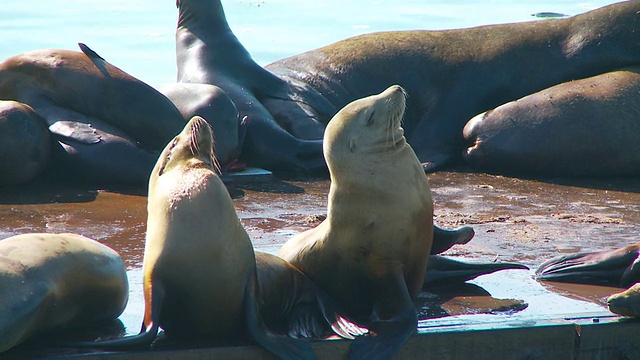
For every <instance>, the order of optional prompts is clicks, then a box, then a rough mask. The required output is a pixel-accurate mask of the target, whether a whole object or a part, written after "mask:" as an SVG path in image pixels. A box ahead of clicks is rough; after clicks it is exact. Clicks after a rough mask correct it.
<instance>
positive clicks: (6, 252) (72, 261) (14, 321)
mask: <svg viewBox="0 0 640 360" xmlns="http://www.w3.org/2000/svg"><path fill="white" fill-rule="evenodd" d="M0 289H1V290H0V352H3V351H6V350H8V349H9V348H11V347H13V346H15V345H17V344H19V343H21V342H23V341H25V340H27V339H28V338H30V337H32V336H33V335H36V334H39V333H42V332H44V331H49V330H54V329H64V328H71V327H78V326H83V325H90V324H96V323H99V322H106V321H110V320H114V319H116V318H117V317H118V316H120V314H121V313H122V311H123V310H124V308H125V306H126V304H127V299H128V296H129V292H128V289H129V283H128V281H127V272H126V269H125V266H124V262H123V261H122V258H120V256H119V255H118V254H117V253H116V252H115V251H113V250H112V249H110V248H108V247H107V246H105V245H102V244H100V243H98V242H96V241H93V240H91V239H88V238H85V237H83V236H80V235H75V234H24V235H16V236H13V237H10V238H7V239H4V240H1V241H0Z"/></svg>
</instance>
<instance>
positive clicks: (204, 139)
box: [153, 116, 220, 176]
mask: <svg viewBox="0 0 640 360" xmlns="http://www.w3.org/2000/svg"><path fill="white" fill-rule="evenodd" d="M214 148H215V139H214V136H213V131H212V130H211V126H210V125H209V124H208V123H207V122H206V120H204V119H203V118H201V117H200V116H194V117H192V118H191V120H189V122H188V123H187V125H186V126H185V127H184V129H183V130H182V132H181V133H180V134H178V135H177V136H176V137H174V138H173V140H171V141H170V142H169V144H167V146H166V147H165V148H164V150H163V151H162V154H161V155H160V157H159V160H158V162H157V163H156V167H155V169H154V170H153V173H154V175H157V176H161V175H162V174H163V173H165V172H168V171H170V170H171V169H172V168H174V167H176V166H180V167H181V168H182V169H184V168H197V167H207V168H211V169H212V170H213V171H215V172H216V173H217V174H218V175H219V174H220V167H219V166H218V161H217V160H216V157H215V155H214Z"/></svg>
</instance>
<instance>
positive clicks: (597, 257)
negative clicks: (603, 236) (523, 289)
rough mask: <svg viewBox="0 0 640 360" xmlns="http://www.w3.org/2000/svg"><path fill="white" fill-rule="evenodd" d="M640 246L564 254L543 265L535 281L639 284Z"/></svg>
mask: <svg viewBox="0 0 640 360" xmlns="http://www.w3.org/2000/svg"><path fill="white" fill-rule="evenodd" d="M639 255H640V243H635V244H631V245H627V246H625V247H622V248H619V249H615V250H607V251H592V252H580V253H577V254H572V255H564V256H560V257H557V258H553V259H550V260H548V261H546V262H544V263H543V264H542V265H540V266H539V267H538V269H537V270H536V280H544V281H559V282H568V283H581V284H604V285H612V286H618V287H623V288H626V287H629V286H631V285H632V284H635V283H636V282H639V281H640V256H639Z"/></svg>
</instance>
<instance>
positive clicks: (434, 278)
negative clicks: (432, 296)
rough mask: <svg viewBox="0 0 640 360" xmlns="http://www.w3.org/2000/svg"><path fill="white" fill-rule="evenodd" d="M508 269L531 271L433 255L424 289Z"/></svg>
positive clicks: (428, 264) (513, 264)
mask: <svg viewBox="0 0 640 360" xmlns="http://www.w3.org/2000/svg"><path fill="white" fill-rule="evenodd" d="M508 269H522V270H529V268H528V267H527V266H525V265H521V264H516V263H468V262H464V261H460V260H454V259H451V258H448V257H445V256H439V255H431V256H429V261H428V262H427V273H426V275H425V277H424V281H423V282H422V288H423V289H424V288H426V287H431V286H434V285H444V284H451V283H456V284H459V283H463V282H466V281H469V280H472V279H475V278H476V277H478V276H480V275H486V274H491V273H494V272H496V271H500V270H508Z"/></svg>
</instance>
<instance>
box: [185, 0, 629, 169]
mask: <svg viewBox="0 0 640 360" xmlns="http://www.w3.org/2000/svg"><path fill="white" fill-rule="evenodd" d="M178 7H179V9H180V15H179V22H178V30H177V38H176V39H177V46H176V49H177V56H178V68H179V70H178V80H179V81H184V82H206V83H212V84H214V85H217V86H220V87H221V88H223V89H224V90H225V91H226V92H227V93H228V94H229V96H230V97H231V99H232V100H233V101H234V102H235V103H236V106H237V107H238V111H239V113H240V117H241V118H243V117H244V116H245V115H246V116H247V126H248V128H247V138H246V141H245V144H244V147H243V157H244V158H245V159H246V160H247V161H248V163H249V164H250V165H256V166H261V167H265V168H268V169H270V170H274V171H278V170H291V169H297V170H300V171H302V172H305V171H315V170H318V169H319V168H320V165H319V164H321V162H322V156H321V148H320V145H319V139H320V138H321V134H322V128H323V126H324V125H326V123H327V122H328V121H329V119H331V116H332V115H333V114H334V113H335V112H336V111H337V110H338V109H340V108H342V107H343V106H345V105H346V104H348V103H349V102H351V101H353V100H355V99H358V98H362V97H364V96H368V95H371V94H374V93H377V92H380V91H382V90H383V89H385V88H387V87H388V86H389V85H391V84H399V85H401V86H402V87H403V88H405V90H406V91H407V93H408V95H409V97H408V101H407V113H406V117H405V120H404V127H405V130H406V137H407V139H408V141H409V143H410V144H411V145H412V147H413V148H414V150H415V152H416V154H417V155H418V158H419V159H420V160H421V162H422V163H423V165H424V167H425V169H426V170H434V169H437V168H439V167H441V166H443V165H445V164H447V163H449V162H452V161H456V160H457V161H461V160H462V159H461V154H462V152H463V149H464V148H465V142H464V139H463V137H462V129H463V127H464V125H465V124H466V122H467V121H468V120H469V119H471V118H472V117H473V116H475V115H477V114H479V113H482V112H484V111H487V110H489V109H492V108H494V107H496V106H498V105H500V104H504V103H506V102H509V101H513V100H515V99H518V98H521V97H523V96H526V95H528V94H532V93H534V92H537V91H540V90H542V89H545V88H547V87H550V86H553V85H557V84H560V83H563V82H566V81H570V80H574V79H580V78H585V77H589V76H594V75H597V74H602V73H605V72H609V71H612V70H614V69H617V68H621V67H624V66H628V65H632V64H637V63H639V62H640V38H639V37H638V36H637V34H638V32H640V14H639V13H638V11H640V1H637V0H636V1H629V2H621V3H618V4H614V5H610V6H606V7H603V8H601V9H597V10H594V11H590V12H587V13H585V14H581V15H577V16H574V17H570V18H563V19H548V20H544V21H532V22H524V23H516V24H501V25H491V26H481V27H475V28H468V29H459V30H445V31H426V30H425V31H400V32H381V33H373V34H367V35H362V36H357V37H354V38H350V39H346V40H343V41H339V42H337V43H334V44H332V45H328V46H326V47H322V48H319V49H316V50H312V51H309V52H305V53H302V54H299V55H296V56H292V57H290V58H286V59H282V60H279V61H276V62H274V63H272V64H269V65H267V66H266V67H265V69H266V70H265V69H263V68H261V67H260V66H258V65H257V64H256V63H255V62H254V61H253V60H252V59H251V57H250V55H249V54H248V52H247V51H246V50H245V48H244V47H243V46H242V45H241V44H240V43H239V41H238V40H237V38H236V37H235V36H234V35H233V33H232V32H231V30H230V29H229V26H228V24H227V22H226V19H225V16H224V12H223V10H222V6H221V4H220V1H217V0H204V1H196V0H179V1H178Z"/></svg>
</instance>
